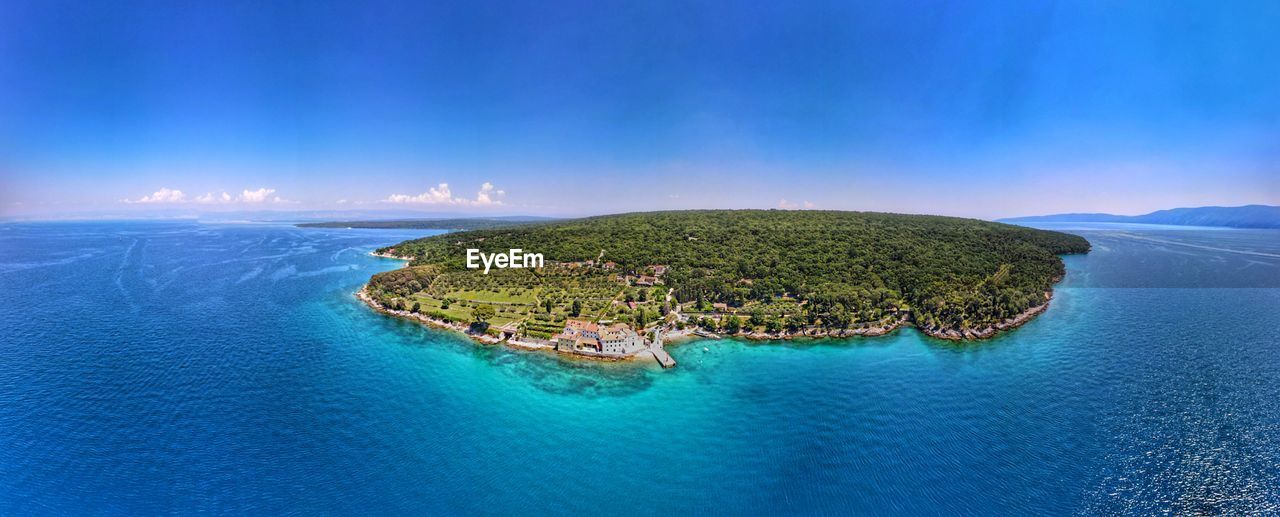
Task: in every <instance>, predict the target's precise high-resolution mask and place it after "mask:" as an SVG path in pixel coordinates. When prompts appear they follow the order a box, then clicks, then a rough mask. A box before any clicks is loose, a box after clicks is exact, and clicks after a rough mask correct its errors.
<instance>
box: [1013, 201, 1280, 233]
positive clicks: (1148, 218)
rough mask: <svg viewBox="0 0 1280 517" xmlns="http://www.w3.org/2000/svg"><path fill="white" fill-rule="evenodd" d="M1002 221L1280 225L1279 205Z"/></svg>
mask: <svg viewBox="0 0 1280 517" xmlns="http://www.w3.org/2000/svg"><path fill="white" fill-rule="evenodd" d="M999 221H1000V222H1003V223H1141V224H1168V225H1175V226H1226V227H1231V228H1280V206H1268V205H1245V206H1202V207H1199V208H1173V209H1170V210H1158V211H1155V212H1151V213H1149V214H1143V215H1114V214H1054V215H1035V216H1029V217H1011V218H1008V219H1000V220H999Z"/></svg>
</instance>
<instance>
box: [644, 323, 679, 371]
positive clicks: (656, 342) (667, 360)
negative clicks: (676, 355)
mask: <svg viewBox="0 0 1280 517" xmlns="http://www.w3.org/2000/svg"><path fill="white" fill-rule="evenodd" d="M662 331H663V329H662V327H658V328H656V329H654V330H653V341H650V342H649V353H651V354H653V358H654V359H655V360H657V361H658V364H660V365H662V367H663V368H674V367H675V366H676V360H675V359H672V358H671V354H668V353H667V350H666V349H664V348H662Z"/></svg>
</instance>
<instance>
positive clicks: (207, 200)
mask: <svg viewBox="0 0 1280 517" xmlns="http://www.w3.org/2000/svg"><path fill="white" fill-rule="evenodd" d="M196 202H197V203H204V204H212V203H230V202H231V194H228V193H226V192H223V193H222V194H220V195H216V196H215V195H214V194H213V192H208V193H205V195H203V196H200V197H198V198H196Z"/></svg>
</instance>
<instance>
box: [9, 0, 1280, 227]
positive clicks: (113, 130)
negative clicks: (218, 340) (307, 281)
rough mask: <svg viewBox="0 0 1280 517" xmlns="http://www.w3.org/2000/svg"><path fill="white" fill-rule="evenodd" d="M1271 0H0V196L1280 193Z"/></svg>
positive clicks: (130, 202) (152, 207)
mask: <svg viewBox="0 0 1280 517" xmlns="http://www.w3.org/2000/svg"><path fill="white" fill-rule="evenodd" d="M1278 26H1280V2H1275V1H1258V2H1250V1H1239V2H1193V1H1188V2H1167V1H1151V0H1135V1H1130V2H1019V1H1009V2H984V1H969V2H926V1H919V2H916V1H913V2H903V1H887V2H869V1H855V2H849V1H841V2H830V3H826V2H746V1H742V2H698V1H680V2H662V1H643V2H625V3H623V2H608V1H600V0H594V1H582V2H557V1H546V2H510V3H508V2H457V3H454V2H449V1H433V2H383V1H377V0H374V1H362V2H341V3H339V2H322V1H301V2H265V1H244V2H240V1H235V0H227V1H217V2H171V1H156V2H127V1H121V2H83V1H70V2H62V1H60V0H38V1H31V2H28V1H26V0H4V1H3V2H0V216H26V217H41V216H50V217H56V216H59V215H60V214H61V215H65V214H79V213H91V212H97V213H113V214H146V213H156V212H161V213H172V211H174V210H179V211H182V210H200V211H220V210H249V209H253V210H327V209H344V210H390V209H395V210H422V211H429V212H433V213H458V214H468V215H472V214H493V215H501V214H508V215H509V214H531V215H553V216H576V215H590V214H600V213H615V212H626V211H642V210H666V209H680V208H790V209H805V208H815V209H836V210H876V211H892V212H909V213H931V214H944V215H957V216H965V217H979V218H997V217H1006V216H1017V215H1032V214H1043V213H1055V212H1111V213H1121V214H1137V213H1144V212H1149V211H1152V210H1157V209H1163V208H1172V207H1179V206H1203V205H1242V204H1251V203H1262V204H1280V179H1277V178H1280V58H1278V57H1277V56H1280V30H1276V27H1278Z"/></svg>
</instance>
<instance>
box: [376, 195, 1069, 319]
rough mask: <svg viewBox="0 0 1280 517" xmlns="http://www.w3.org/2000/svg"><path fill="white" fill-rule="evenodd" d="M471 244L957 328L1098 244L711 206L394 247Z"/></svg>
mask: <svg viewBox="0 0 1280 517" xmlns="http://www.w3.org/2000/svg"><path fill="white" fill-rule="evenodd" d="M467 248H478V249H480V250H482V251H483V252H485V253H495V252H506V251H507V250H509V249H511V248H520V249H523V250H525V252H534V253H542V254H543V255H544V256H545V258H546V260H547V261H548V263H551V262H553V261H554V262H577V261H586V260H591V259H596V258H597V257H602V259H603V261H612V262H616V263H617V265H618V267H617V268H616V270H614V271H616V272H621V273H624V274H625V273H636V274H640V273H643V272H645V271H646V269H647V268H648V267H649V266H652V265H667V266H669V269H668V271H667V272H666V275H665V278H664V280H665V282H666V285H667V286H670V287H674V289H675V293H676V296H677V298H678V299H679V300H680V301H681V302H687V301H691V300H695V299H696V300H700V301H701V300H706V301H710V302H725V303H728V304H730V305H731V306H739V307H741V306H744V305H756V304H768V303H770V302H772V301H776V300H781V299H785V300H799V301H800V302H802V303H801V305H804V306H805V311H806V313H807V314H808V317H809V318H810V320H811V323H812V322H813V321H814V320H822V319H833V320H834V319H837V315H839V317H840V318H842V319H848V318H853V319H854V320H857V318H858V315H859V314H870V313H876V314H879V313H880V312H882V311H890V312H899V311H907V310H911V313H912V317H913V318H915V319H916V320H917V324H922V325H927V326H931V327H938V328H957V329H959V328H978V327H981V326H985V325H989V324H992V323H994V322H998V321H1001V320H1003V319H1005V318H1009V317H1012V316H1013V315H1016V314H1018V313H1020V312H1022V311H1024V310H1026V309H1028V308H1031V307H1034V306H1038V305H1040V304H1043V303H1044V301H1045V297H1044V293H1045V292H1046V291H1048V290H1049V289H1050V288H1051V286H1052V284H1053V283H1054V282H1055V281H1056V280H1057V279H1059V278H1060V277H1061V276H1062V275H1063V273H1064V269H1063V264H1062V261H1061V260H1060V259H1059V258H1058V257H1057V255H1058V254H1066V253H1085V252H1088V250H1089V243H1088V241H1086V240H1084V239H1083V238H1081V237H1078V236H1074V235H1069V234H1065V233H1058V232H1051V231H1043V230H1036V229H1031V228H1024V227H1018V226H1012V225H1006V224H999V223H991V222H986V221H979V220H973V219H958V218H951V217H938V216H920V215H899V214H884V213H871V212H838V211H779V210H705V211H673V212H650V213H633V214H621V215H609V216H600V217H591V218H585V219H574V220H567V221H556V222H550V223H543V224H537V225H531V226H523V227H515V228H505V229H491V230H477V231H467V232H459V233H450V234H445V235H439V236H434V237H428V238H424V239H417V240H412V241H407V242H403V243H401V244H398V245H396V246H393V247H390V248H387V249H385V250H391V249H394V252H395V253H396V254H399V255H409V256H413V257H415V259H414V262H413V265H428V264H437V265H440V266H442V269H443V270H444V271H460V270H462V269H464V268H465V255H466V249H467ZM385 250H384V251H385ZM477 276H478V273H477Z"/></svg>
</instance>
